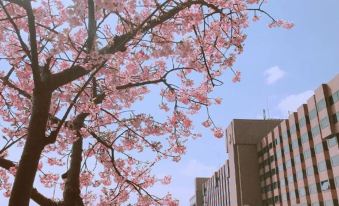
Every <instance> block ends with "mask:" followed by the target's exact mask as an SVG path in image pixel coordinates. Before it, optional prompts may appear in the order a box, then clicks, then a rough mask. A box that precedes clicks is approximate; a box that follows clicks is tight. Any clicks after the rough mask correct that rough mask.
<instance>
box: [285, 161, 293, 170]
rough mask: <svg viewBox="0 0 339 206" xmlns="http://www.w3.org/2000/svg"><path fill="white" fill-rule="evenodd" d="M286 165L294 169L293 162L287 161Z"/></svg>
mask: <svg viewBox="0 0 339 206" xmlns="http://www.w3.org/2000/svg"><path fill="white" fill-rule="evenodd" d="M285 164H286V168H290V167H292V161H291V160H287V161H286V163H285Z"/></svg>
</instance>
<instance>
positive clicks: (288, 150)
mask: <svg viewBox="0 0 339 206" xmlns="http://www.w3.org/2000/svg"><path fill="white" fill-rule="evenodd" d="M288 152H290V146H289V145H285V146H284V153H288Z"/></svg>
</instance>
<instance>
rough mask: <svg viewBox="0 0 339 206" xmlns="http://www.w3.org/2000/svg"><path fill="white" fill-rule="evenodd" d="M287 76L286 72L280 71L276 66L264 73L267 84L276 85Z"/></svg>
mask: <svg viewBox="0 0 339 206" xmlns="http://www.w3.org/2000/svg"><path fill="white" fill-rule="evenodd" d="M285 74H286V72H285V71H284V70H282V69H280V67H279V66H274V67H271V68H269V69H267V70H266V71H265V72H264V75H265V77H266V84H274V83H275V82H276V81H278V80H279V79H281V78H283V77H284V76H285Z"/></svg>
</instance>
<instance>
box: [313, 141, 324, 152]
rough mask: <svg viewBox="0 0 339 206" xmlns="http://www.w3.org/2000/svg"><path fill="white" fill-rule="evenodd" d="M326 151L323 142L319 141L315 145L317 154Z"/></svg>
mask: <svg viewBox="0 0 339 206" xmlns="http://www.w3.org/2000/svg"><path fill="white" fill-rule="evenodd" d="M323 151H324V147H323V143H319V144H317V145H316V146H314V152H315V153H316V154H319V153H321V152H323Z"/></svg>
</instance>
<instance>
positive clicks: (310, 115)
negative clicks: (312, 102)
mask: <svg viewBox="0 0 339 206" xmlns="http://www.w3.org/2000/svg"><path fill="white" fill-rule="evenodd" d="M308 116H309V117H310V120H312V119H314V118H316V117H317V110H316V109H315V108H314V109H312V110H311V111H310V112H309V114H308Z"/></svg>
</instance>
